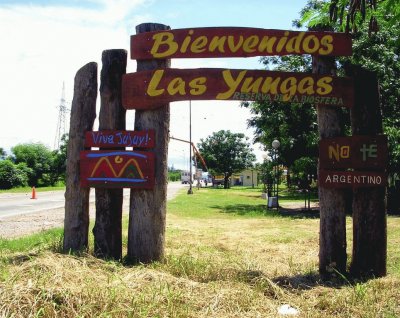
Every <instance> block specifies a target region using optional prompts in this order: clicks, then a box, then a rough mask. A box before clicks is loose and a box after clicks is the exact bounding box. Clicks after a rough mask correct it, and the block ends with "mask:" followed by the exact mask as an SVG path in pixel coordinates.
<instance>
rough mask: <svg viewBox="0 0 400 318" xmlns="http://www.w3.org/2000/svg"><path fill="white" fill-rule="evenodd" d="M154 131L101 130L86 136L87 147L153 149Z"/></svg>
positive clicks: (88, 133) (90, 132) (87, 133)
mask: <svg viewBox="0 0 400 318" xmlns="http://www.w3.org/2000/svg"><path fill="white" fill-rule="evenodd" d="M154 136H155V132H154V130H143V131H137V130H134V131H129V130H101V131H88V132H86V134H85V147H99V148H123V147H133V148H153V147H154V138H155V137H154Z"/></svg>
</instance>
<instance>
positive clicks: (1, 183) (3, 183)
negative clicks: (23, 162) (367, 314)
mask: <svg viewBox="0 0 400 318" xmlns="http://www.w3.org/2000/svg"><path fill="white" fill-rule="evenodd" d="M23 168H24V166H16V165H15V164H14V163H13V162H12V161H10V160H1V161H0V189H11V188H14V187H20V186H25V185H26V183H27V174H26V173H25V172H24V169H23Z"/></svg>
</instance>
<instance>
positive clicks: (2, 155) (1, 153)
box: [0, 147, 7, 160]
mask: <svg viewBox="0 0 400 318" xmlns="http://www.w3.org/2000/svg"><path fill="white" fill-rule="evenodd" d="M6 156H7V152H6V151H5V150H4V149H3V148H1V147H0V160H4V159H6Z"/></svg>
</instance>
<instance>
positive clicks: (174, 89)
mask: <svg viewBox="0 0 400 318" xmlns="http://www.w3.org/2000/svg"><path fill="white" fill-rule="evenodd" d="M167 92H168V94H170V95H171V96H173V95H175V94H176V93H179V94H180V95H185V94H186V91H185V81H184V80H183V79H182V78H181V77H177V78H174V79H173V80H172V81H171V82H170V83H169V84H168V87H167Z"/></svg>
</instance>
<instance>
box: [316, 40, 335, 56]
mask: <svg viewBox="0 0 400 318" xmlns="http://www.w3.org/2000/svg"><path fill="white" fill-rule="evenodd" d="M332 43H333V37H332V35H324V36H323V37H322V38H321V48H320V49H319V51H318V53H319V54H321V55H327V54H329V53H331V52H332V51H333V44H332Z"/></svg>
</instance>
